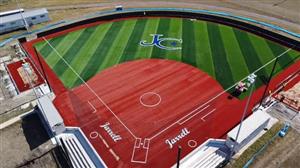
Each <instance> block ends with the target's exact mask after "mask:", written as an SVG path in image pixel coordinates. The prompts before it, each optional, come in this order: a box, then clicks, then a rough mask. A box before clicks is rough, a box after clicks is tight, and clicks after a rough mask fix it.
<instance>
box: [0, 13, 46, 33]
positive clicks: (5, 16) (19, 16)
mask: <svg viewBox="0 0 300 168" xmlns="http://www.w3.org/2000/svg"><path fill="white" fill-rule="evenodd" d="M49 20H50V19H49V15H48V11H47V9H45V8H42V9H36V10H30V11H24V10H23V9H20V10H13V11H7V12H1V13H0V34H3V33H6V32H10V31H13V30H18V29H24V28H26V27H27V26H32V25H35V24H39V23H42V22H47V21H49ZM25 21H26V23H25ZM26 25H27V26H26Z"/></svg>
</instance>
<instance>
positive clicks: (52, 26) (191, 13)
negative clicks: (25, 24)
mask: <svg viewBox="0 0 300 168" xmlns="http://www.w3.org/2000/svg"><path fill="white" fill-rule="evenodd" d="M161 12H163V14H167V13H173V15H174V13H178V12H179V13H178V16H185V17H195V16H194V15H202V16H201V17H202V18H203V19H205V18H206V19H209V20H211V19H212V18H213V17H214V16H215V17H218V18H215V19H213V20H214V21H216V20H217V19H229V20H227V24H228V23H230V22H232V23H233V22H236V21H237V22H238V24H241V26H239V28H241V29H243V28H247V27H249V26H250V27H252V28H251V29H257V28H259V27H257V26H254V25H250V24H248V23H252V24H256V25H259V26H262V27H267V28H269V29H271V30H274V31H279V32H282V33H285V34H288V35H291V36H293V37H296V38H300V34H298V33H295V32H292V31H289V30H286V29H284V28H282V27H280V26H277V25H273V24H269V23H265V22H261V21H257V20H254V19H251V18H247V17H242V16H236V15H233V14H230V13H226V12H217V11H209V10H196V9H184V8H128V9H123V10H122V11H116V10H108V11H101V12H96V13H93V14H90V15H86V16H84V17H82V18H80V19H78V20H62V21H59V22H56V23H53V24H49V25H47V26H45V27H43V28H41V29H36V30H33V31H30V32H25V33H22V34H18V35H14V36H12V37H10V38H8V39H6V40H4V41H1V42H0V47H3V46H4V45H6V44H7V43H9V42H11V41H13V40H15V39H18V38H22V37H25V36H27V35H30V34H36V33H37V34H38V33H42V32H47V31H49V30H51V29H55V28H58V27H61V26H66V25H72V24H78V23H79V22H81V21H83V20H90V19H95V17H101V18H102V19H103V17H105V16H106V17H107V16H111V15H116V16H118V17H124V16H128V14H130V13H131V14H134V13H135V14H137V13H138V14H139V15H141V16H143V15H144V16H149V14H150V16H155V15H156V14H159V13H161ZM185 13H188V15H186V14H185ZM204 15H206V17H205V18H204V17H203V16H204ZM223 24H224V22H223ZM235 24H237V23H235ZM231 26H235V27H236V26H238V25H234V24H231ZM251 29H248V31H249V30H251ZM258 32H259V33H260V34H261V35H263V34H266V33H270V31H268V30H266V29H263V28H259V29H258V31H257V32H256V33H258ZM254 33H255V32H254ZM42 34H43V33H42ZM272 36H274V37H275V38H277V40H278V41H279V42H280V41H281V40H282V38H285V39H283V41H285V42H286V41H287V40H288V39H289V38H287V37H284V36H282V35H279V34H277V33H273V32H272V34H271V37H268V38H274V37H272ZM299 50H300V49H299Z"/></svg>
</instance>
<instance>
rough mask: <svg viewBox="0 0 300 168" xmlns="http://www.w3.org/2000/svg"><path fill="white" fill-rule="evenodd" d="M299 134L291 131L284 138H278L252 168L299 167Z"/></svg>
mask: <svg viewBox="0 0 300 168" xmlns="http://www.w3.org/2000/svg"><path fill="white" fill-rule="evenodd" d="M299 142H300V134H299V133H298V132H297V131H295V130H294V129H291V130H290V131H289V132H288V134H287V135H286V136H285V137H284V138H280V137H278V138H277V139H276V140H275V141H274V142H273V143H272V144H271V145H270V146H269V147H268V148H267V150H266V151H265V152H264V153H263V154H262V155H259V156H258V157H257V159H256V161H255V162H254V163H253V164H252V165H251V167H253V168H281V167H282V168H296V167H300V162H299V158H300V143H299Z"/></svg>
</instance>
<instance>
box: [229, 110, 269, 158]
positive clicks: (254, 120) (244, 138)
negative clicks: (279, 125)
mask: <svg viewBox="0 0 300 168" xmlns="http://www.w3.org/2000/svg"><path fill="white" fill-rule="evenodd" d="M270 120H271V116H270V115H269V114H267V113H266V112H263V111H261V110H259V111H257V112H254V113H253V114H252V115H250V116H249V117H248V118H247V119H245V120H244V121H243V124H242V127H241V130H240V133H239V136H238V138H237V140H236V135H237V133H238V129H239V127H240V124H239V125H237V126H236V127H235V128H233V129H232V130H231V131H230V132H228V133H227V141H226V145H227V146H228V147H229V148H233V147H234V149H233V150H234V152H235V153H236V152H238V151H239V150H240V149H242V148H243V147H244V146H246V145H247V144H248V143H249V142H250V141H251V140H252V139H254V138H255V137H256V136H257V135H258V134H259V133H260V132H261V131H263V130H264V129H265V128H267V126H268V123H269V121H270Z"/></svg>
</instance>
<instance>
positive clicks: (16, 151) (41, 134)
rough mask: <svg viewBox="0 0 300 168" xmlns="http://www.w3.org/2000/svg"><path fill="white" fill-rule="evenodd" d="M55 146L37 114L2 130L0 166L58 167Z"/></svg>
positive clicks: (8, 167) (7, 167)
mask: <svg viewBox="0 0 300 168" xmlns="http://www.w3.org/2000/svg"><path fill="white" fill-rule="evenodd" d="M52 148H53V145H52V143H51V142H50V141H49V137H48V135H47V134H46V132H45V130H44V129H43V126H42V125H41V123H40V121H39V119H38V116H37V115H36V114H32V115H28V116H26V117H24V118H23V119H22V120H21V121H19V122H16V123H14V124H13V125H10V126H8V127H6V128H3V129H1V130H0V167H1V168H12V167H28V168H29V167H31V168H48V167H49V168H50V167H56V163H55V161H54V158H53V156H52V154H51V153H50V152H48V151H49V150H50V149H52Z"/></svg>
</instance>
